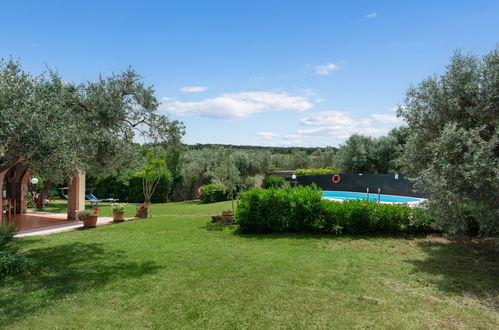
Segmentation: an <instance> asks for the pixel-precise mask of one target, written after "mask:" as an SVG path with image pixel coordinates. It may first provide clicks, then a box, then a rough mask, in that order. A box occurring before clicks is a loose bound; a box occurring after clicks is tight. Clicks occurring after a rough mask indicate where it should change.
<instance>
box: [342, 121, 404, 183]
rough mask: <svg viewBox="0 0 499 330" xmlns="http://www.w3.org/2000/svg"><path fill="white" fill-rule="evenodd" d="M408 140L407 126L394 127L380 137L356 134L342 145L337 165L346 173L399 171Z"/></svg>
mask: <svg viewBox="0 0 499 330" xmlns="http://www.w3.org/2000/svg"><path fill="white" fill-rule="evenodd" d="M406 140H407V128H406V127H400V128H394V129H393V130H391V131H390V133H389V134H388V135H387V136H382V137H379V138H371V137H368V136H363V135H358V134H354V135H352V136H350V138H349V139H348V140H347V141H346V142H345V144H343V145H341V146H340V148H339V150H338V152H337V154H336V158H335V164H336V167H338V169H339V170H341V172H344V173H380V174H385V173H399V172H401V170H402V163H401V161H400V158H401V156H402V153H403V150H404V146H405V143H406Z"/></svg>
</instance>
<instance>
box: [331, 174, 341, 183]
mask: <svg viewBox="0 0 499 330" xmlns="http://www.w3.org/2000/svg"><path fill="white" fill-rule="evenodd" d="M331 180H332V181H333V183H339V182H340V180H341V177H340V175H339V174H333V177H332V178H331Z"/></svg>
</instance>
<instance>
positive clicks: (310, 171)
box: [293, 167, 338, 176]
mask: <svg viewBox="0 0 499 330" xmlns="http://www.w3.org/2000/svg"><path fill="white" fill-rule="evenodd" d="M335 173H338V171H337V170H335V169H333V168H330V167H328V168H299V169H296V170H295V171H294V172H293V174H295V175H297V176H299V175H322V174H335Z"/></svg>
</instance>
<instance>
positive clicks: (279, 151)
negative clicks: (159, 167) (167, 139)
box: [188, 143, 338, 155]
mask: <svg viewBox="0 0 499 330" xmlns="http://www.w3.org/2000/svg"><path fill="white" fill-rule="evenodd" d="M188 147H189V148H190V149H192V150H200V149H206V148H214V147H224V148H229V149H237V150H246V151H248V150H250V151H251V150H255V151H264V150H267V151H269V152H270V153H272V154H292V153H293V152H296V151H302V152H305V153H306V154H307V155H311V154H312V153H314V152H315V151H319V152H323V151H326V150H331V149H332V150H334V151H336V150H338V148H335V147H325V148H317V147H316V148H310V147H264V146H247V145H232V144H202V143H196V144H191V145H188Z"/></svg>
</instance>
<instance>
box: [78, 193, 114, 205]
mask: <svg viewBox="0 0 499 330" xmlns="http://www.w3.org/2000/svg"><path fill="white" fill-rule="evenodd" d="M85 197H87V200H86V202H90V204H96V205H97V204H98V203H99V202H110V203H112V202H119V199H116V198H104V199H100V198H97V197H95V196H94V194H86V195H85Z"/></svg>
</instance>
